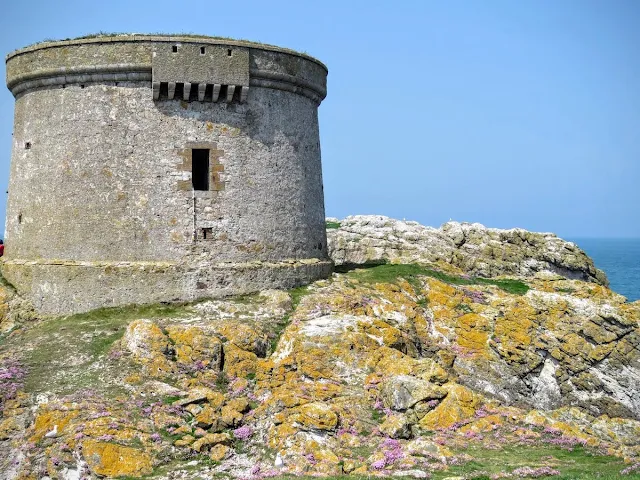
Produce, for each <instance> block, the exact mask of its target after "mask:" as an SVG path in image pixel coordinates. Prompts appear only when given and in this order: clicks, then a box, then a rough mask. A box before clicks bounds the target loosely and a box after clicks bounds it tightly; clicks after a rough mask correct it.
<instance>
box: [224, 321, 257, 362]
mask: <svg viewBox="0 0 640 480" xmlns="http://www.w3.org/2000/svg"><path fill="white" fill-rule="evenodd" d="M216 330H217V332H218V334H219V335H222V336H223V337H224V338H225V339H226V340H227V341H228V342H231V343H232V344H234V345H235V346H236V347H238V348H240V349H242V350H246V351H247V352H252V353H255V354H259V353H260V352H261V351H263V350H264V349H265V346H266V342H267V336H266V334H264V333H262V332H260V331H258V330H256V329H255V328H253V327H252V326H250V325H245V324H242V323H238V322H233V321H224V322H222V323H221V324H220V326H218V327H216Z"/></svg>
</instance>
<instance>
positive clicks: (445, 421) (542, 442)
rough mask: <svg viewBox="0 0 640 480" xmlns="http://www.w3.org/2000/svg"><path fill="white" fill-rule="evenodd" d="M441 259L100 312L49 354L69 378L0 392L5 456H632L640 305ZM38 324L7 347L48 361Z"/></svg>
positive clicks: (377, 459) (108, 462)
mask: <svg viewBox="0 0 640 480" xmlns="http://www.w3.org/2000/svg"><path fill="white" fill-rule="evenodd" d="M463 230H464V229H463ZM452 232H453V230H452ZM465 232H466V231H463V232H462V234H461V235H462V237H460V238H465V239H466V240H465V243H464V245H466V244H467V243H468V244H469V245H472V244H473V242H475V240H474V239H473V238H471V237H474V235H475V234H472V235H471V236H470V237H469V238H467V237H466V236H465V235H467V233H468V232H466V233H465ZM453 233H455V232H453ZM459 233H460V232H458V233H456V235H458V234H459ZM480 233H482V232H480ZM478 235H480V234H478ZM482 235H484V233H482ZM482 235H480V237H482ZM383 236H384V232H382V233H381V238H382V237H383ZM456 238H458V237H456ZM474 238H475V237H474ZM538 240H539V239H538V238H537V237H535V236H534V237H531V238H529V239H528V240H527V241H526V242H525V243H529V242H537V241H538ZM456 241H461V240H460V239H458V240H456ZM482 241H483V242H484V241H485V240H482ZM545 241H546V240H545ZM554 242H555V241H552V242H551V243H554ZM555 243H557V242H555ZM555 243H554V244H555ZM464 245H462V244H461V247H464ZM558 245H559V244H558ZM483 248H484V247H483ZM508 248H511V247H508ZM519 248H520V247H519ZM522 248H528V247H526V246H522ZM545 248H546V247H545ZM452 258H458V260H459V261H462V260H464V258H462V257H456V256H455V255H454V256H453V257H452ZM526 262H529V261H528V260H525V263H526ZM538 267H541V268H542V267H544V266H541V265H540V264H538ZM437 268H439V269H444V271H445V273H446V275H445V274H442V273H438V272H434V271H430V270H428V269H425V268H422V267H418V266H415V265H404V266H403V265H400V266H398V265H385V266H379V267H375V268H373V269H370V268H367V269H354V270H348V271H346V272H345V273H339V274H335V275H334V276H333V277H332V278H331V279H328V280H323V281H319V282H316V283H314V284H312V285H310V286H308V287H306V288H304V289H297V290H296V291H295V292H296V295H295V300H296V302H295V306H296V308H295V310H293V306H292V302H291V296H290V295H289V294H287V293H284V292H279V291H276V292H263V293H262V294H260V295H256V296H245V297H243V298H241V299H221V300H210V301H206V302H201V303H198V304H196V305H193V306H187V307H184V310H179V314H178V315H166V316H164V315H158V316H155V317H153V318H148V319H138V320H134V321H130V320H126V319H122V318H119V317H118V318H117V321H113V325H112V327H113V328H107V327H103V326H102V325H103V324H104V323H105V322H108V321H112V320H109V319H107V320H106V321H105V320H104V319H103V320H101V321H100V322H103V323H100V324H98V325H96V326H95V327H94V328H96V329H100V328H103V330H97V331H100V332H101V333H100V335H102V333H104V334H105V335H106V338H111V337H110V336H111V335H112V334H113V340H112V341H113V342H114V344H113V346H111V347H109V348H105V346H104V345H103V344H102V343H101V342H102V340H103V337H100V340H101V342H96V344H95V345H92V349H91V353H90V354H87V355H84V356H83V357H81V358H76V357H73V356H71V355H69V356H67V355H66V352H65V351H62V350H60V349H58V350H56V351H55V352H56V355H55V356H53V357H52V361H54V362H57V364H58V365H61V367H60V370H61V371H62V374H61V375H60V377H59V378H60V379H61V380H62V381H60V383H56V382H52V381H50V380H49V379H45V378H44V376H43V375H42V372H37V371H36V372H35V374H39V375H40V382H38V381H34V378H33V377H30V378H28V379H27V380H28V381H27V382H25V386H24V388H28V389H29V391H28V394H27V393H24V392H22V391H21V390H20V389H21V388H23V387H22V386H21V385H17V386H16V387H15V389H14V390H15V391H14V390H12V391H11V397H12V398H7V399H6V400H5V401H4V403H3V405H4V410H2V409H0V471H7V472H11V475H10V478H11V480H15V479H17V478H22V479H26V478H39V476H42V475H46V476H48V477H50V478H52V479H59V478H67V479H69V478H76V477H73V475H75V473H69V472H77V473H78V475H84V476H86V478H87V479H91V480H96V479H97V478H98V477H99V476H106V477H112V476H116V475H127V476H135V475H143V474H144V475H146V473H143V472H148V471H149V469H150V468H151V467H153V466H156V465H157V466H161V467H162V469H158V470H156V471H154V472H153V474H154V477H155V476H157V477H158V478H159V479H161V480H168V479H169V478H174V477H175V478H178V477H180V476H181V475H184V474H185V473H184V472H185V469H186V468H188V469H189V476H192V477H194V478H195V477H203V478H209V477H211V476H215V475H219V474H226V473H229V472H232V475H234V476H236V477H241V478H258V477H264V478H268V477H272V476H276V475H281V474H296V475H310V476H314V475H342V474H344V473H349V474H358V473H360V474H363V475H365V474H366V475H372V476H373V475H376V476H382V475H384V476H393V475H399V474H402V475H413V476H417V475H418V473H417V472H419V471H420V472H422V471H424V472H436V471H441V470H446V469H447V468H451V466H452V465H458V464H462V463H466V462H469V461H471V460H473V458H472V455H475V454H476V452H478V451H481V450H482V449H481V448H478V449H477V448H469V447H476V446H477V447H483V448H484V447H489V448H491V449H494V448H496V449H499V448H503V447H508V448H510V449H514V450H513V451H516V450H518V449H520V450H522V449H527V448H529V447H530V446H542V447H544V448H545V449H547V448H550V449H555V448H574V447H575V446H578V445H580V446H584V448H585V449H586V450H587V451H588V452H589V453H598V452H600V453H601V452H607V453H609V454H612V455H617V456H620V457H624V458H625V459H626V460H627V461H629V462H638V460H639V459H640V442H638V438H640V404H639V403H638V402H639V401H640V400H638V396H637V392H638V391H639V390H640V381H639V371H640V363H639V362H640V349H639V346H640V332H639V328H640V326H639V324H640V302H634V303H628V302H626V301H625V299H624V298H623V297H621V296H620V295H617V294H615V293H613V292H611V291H610V290H608V289H607V288H606V287H604V286H602V285H598V284H597V283H594V282H584V281H580V280H572V279H567V278H563V277H561V276H559V275H557V274H556V273H552V272H551V273H550V272H549V271H546V272H545V271H542V270H550V269H548V268H542V270H541V271H537V272H534V270H535V268H533V270H532V271H530V272H528V273H527V275H529V274H531V276H527V277H518V279H517V281H515V280H505V279H499V280H498V281H494V280H492V281H485V280H477V279H474V278H471V277H469V276H463V275H462V270H461V268H459V267H456V266H455V265H452V264H450V263H449V264H444V263H439V264H438V267H437ZM465 268H467V267H465ZM536 268H537V267H536ZM579 268H581V267H579ZM579 268H578V269H579ZM505 282H506V283H505ZM523 282H524V283H523ZM514 283H515V284H516V286H517V287H518V288H516V289H512V288H506V287H509V286H510V285H511V286H513V284H514ZM181 308H182V307H181ZM174 313H175V312H174ZM89 321H91V320H88V319H84V320H83V322H89ZM59 322H60V320H59V319H54V321H53V322H52V323H49V324H47V323H45V324H44V326H45V327H46V329H47V331H50V330H51V328H50V325H54V326H56V327H57V325H59ZM38 327H39V324H38V323H37V321H36V323H35V324H34V325H33V326H30V328H29V329H26V330H25V331H24V332H22V330H20V329H18V330H15V331H12V333H11V344H10V345H9V343H8V342H5V343H4V344H3V343H0V354H2V355H0V358H13V357H14V356H15V357H16V358H18V357H19V356H20V355H22V354H24V355H26V358H27V359H28V360H29V362H28V365H29V366H30V367H31V368H38V361H40V359H41V358H42V357H41V355H42V353H43V351H44V352H49V351H51V350H50V346H51V345H50V343H47V344H44V345H38V341H39V339H38V338H37V336H36V335H35V334H36V333H37V332H38ZM64 328H65V329H72V328H73V325H69V324H66V325H65V327H64ZM120 332H124V337H123V338H122V339H121V340H119V335H120ZM60 333H62V332H60ZM84 335H85V336H84V337H81V338H82V341H83V342H86V341H90V339H91V338H93V337H90V336H89V335H87V334H86V333H85V334H84ZM49 338H51V337H49ZM65 338H66V339H67V340H68V339H69V338H70V337H69V336H67V337H65ZM78 345H79V344H76V348H77V347H78ZM38 349H40V350H38ZM272 349H273V352H272V351H271V350H272ZM32 352H33V353H32ZM101 352H108V353H101ZM0 368H2V365H1V364H0ZM0 374H1V375H3V376H11V375H12V373H11V371H10V370H7V369H6V368H5V370H3V371H1V372H0ZM159 377H161V378H159ZM43 379H45V380H47V383H46V384H47V388H46V390H47V391H38V390H37V389H38V388H41V390H45V389H44V387H40V384H41V382H42V380H43ZM87 380H89V381H90V382H88V381H87ZM87 384H90V385H92V387H93V388H95V390H94V389H93V388H92V389H87V388H86V385H87ZM34 385H35V387H34ZM81 385H82V386H81ZM12 388H13V387H12ZM56 388H57V389H58V390H56ZM73 388H75V389H76V391H73ZM49 389H52V390H54V391H48V390H49ZM69 390H71V393H67V392H69ZM124 392H126V393H124ZM0 393H2V392H0ZM34 402H37V404H38V406H37V407H36V405H35V403H34ZM56 425H57V433H55V434H52V435H47V434H48V433H49V432H51V431H52V430H53V429H54V428H55V426H56ZM3 438H4V439H5V440H4V441H2V439H3ZM85 446H88V447H89V448H88V449H87V448H85ZM596 449H597V450H596ZM133 456H137V457H140V456H141V458H143V460H144V461H143V462H142V464H140V465H138V466H132V465H134V463H135V462H133V463H132V461H131V458H132V457H133ZM89 457H90V458H89ZM116 457H118V458H120V457H122V459H123V462H124V463H123V465H125V466H119V465H117V462H115V460H114V459H115V458H116ZM137 457H136V458H137ZM7 458H11V459H12V460H11V461H9V460H6V459H7ZM572 458H573V457H572ZM555 461H557V460H554V462H555ZM558 461H559V460H558ZM545 462H546V463H545V465H547V463H549V462H551V461H550V460H549V461H548V462H547V461H546V460H545ZM85 464H88V465H85ZM632 464H633V463H632ZM123 469H124V470H123ZM165 469H166V470H165ZM620 469H622V466H621V467H620ZM125 470H126V471H127V472H129V471H130V470H131V473H122V472H123V471H125ZM82 472H84V473H82ZM98 472H108V473H104V474H102V473H98ZM165 472H166V473H165ZM69 475H72V476H71V477H70V476H69Z"/></svg>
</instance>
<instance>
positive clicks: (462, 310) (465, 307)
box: [456, 303, 473, 314]
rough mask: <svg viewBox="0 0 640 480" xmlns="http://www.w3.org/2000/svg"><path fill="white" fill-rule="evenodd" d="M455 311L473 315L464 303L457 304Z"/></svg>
mask: <svg viewBox="0 0 640 480" xmlns="http://www.w3.org/2000/svg"><path fill="white" fill-rule="evenodd" d="M456 310H460V311H461V312H462V313H464V314H467V313H473V310H472V309H471V307H470V306H469V305H467V304H466V303H459V304H458V305H456Z"/></svg>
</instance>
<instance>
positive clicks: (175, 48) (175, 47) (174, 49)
mask: <svg viewBox="0 0 640 480" xmlns="http://www.w3.org/2000/svg"><path fill="white" fill-rule="evenodd" d="M171 51H172V52H173V53H178V46H177V45H174V46H172V47H171Z"/></svg>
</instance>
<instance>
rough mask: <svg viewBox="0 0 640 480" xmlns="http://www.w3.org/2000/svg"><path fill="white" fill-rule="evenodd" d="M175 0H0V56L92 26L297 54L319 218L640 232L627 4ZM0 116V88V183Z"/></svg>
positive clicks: (0, 162) (632, 7)
mask: <svg viewBox="0 0 640 480" xmlns="http://www.w3.org/2000/svg"><path fill="white" fill-rule="evenodd" d="M187 4H188V5H189V7H188V8H184V7H183V6H182V5H183V4H182V3H181V2H176V1H171V2H169V1H165V0H154V1H153V2H151V1H135V0H128V1H122V0H109V1H103V2H97V1H95V0H93V1H87V0H84V1H78V0H65V1H59V0H47V1H42V0H35V1H34V0H32V1H30V2H6V5H3V6H2V14H1V16H0V52H2V53H3V54H6V53H9V52H10V51H12V50H14V49H17V48H20V47H23V46H25V45H27V44H30V43H34V42H37V41H41V40H43V39H47V38H53V39H59V38H67V37H74V36H79V35H83V34H88V33H94V32H97V31H109V32H137V33H147V32H184V33H198V34H208V35H220V36H230V37H236V38H244V39H249V40H256V41H261V42H265V43H271V44H275V45H280V46H284V47H289V48H293V49H296V50H300V51H304V52H307V53H309V54H311V55H313V56H315V57H317V58H319V59H320V60H322V61H323V62H324V63H325V64H326V65H327V66H328V67H329V80H328V92H329V93H328V97H327V99H326V100H325V101H324V102H323V104H322V106H321V107H320V132H321V145H322V159H323V173H324V182H325V205H326V212H327V215H329V216H337V217H344V216H346V215H350V214H359V213H361V214H365V213H366V214H382V215H388V216H391V217H395V218H406V219H412V220H418V221H420V222H421V223H424V224H427V225H434V226H437V225H440V224H441V223H443V222H445V221H447V220H449V219H450V218H452V219H454V220H459V221H471V222H481V223H484V224H486V225H488V226H493V227H501V228H509V227H515V226H518V227H523V228H527V229H530V230H538V231H553V232H556V233H558V234H559V235H561V236H565V237H640V188H638V183H639V180H640V55H638V47H639V46H640V2H637V1H635V0H615V1H605V0H598V1H594V0H579V1H573V0H562V1H557V0H535V1H534V0H525V1H517V2H516V1H511V0H508V1H499V0H491V1H479V0H478V1H476V0H473V1H471V0H468V1H464V2H461V1H444V0H443V1H440V2H432V1H394V2H385V3H382V2H371V1H366V2H364V1H362V2H361V1H346V0H343V1H340V2H337V1H324V2H304V1H303V2H300V1H297V2H291V1H280V0H271V1H269V2H265V1H256V2H253V1H249V0H246V1H244V2H238V3H233V2H232V3H229V2H226V3H224V2H223V3H215V2H214V3H211V2H187V3H184V5H187ZM1 68H2V76H3V78H4V63H2V67H1ZM12 122H13V97H12V96H11V94H10V92H9V91H8V90H6V89H0V188H1V189H2V191H4V190H6V186H7V184H8V172H9V161H10V152H11V130H12ZM5 198H6V196H5V195H2V196H1V197H0V200H1V202H0V217H2V218H4V203H5Z"/></svg>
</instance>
